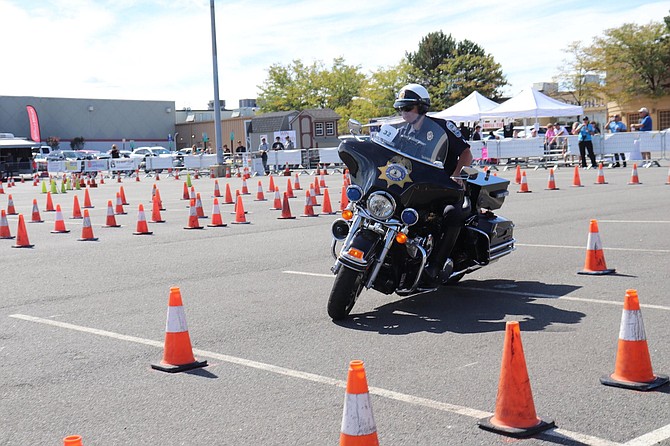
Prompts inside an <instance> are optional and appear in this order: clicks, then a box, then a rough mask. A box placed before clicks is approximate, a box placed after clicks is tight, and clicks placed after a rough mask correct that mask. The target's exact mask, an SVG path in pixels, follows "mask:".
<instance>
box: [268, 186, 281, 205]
mask: <svg viewBox="0 0 670 446" xmlns="http://www.w3.org/2000/svg"><path fill="white" fill-rule="evenodd" d="M270 209H271V210H273V211H279V210H281V209H282V203H281V195H279V188H278V187H276V188H275V199H274V202H273V203H272V207H271V208H270Z"/></svg>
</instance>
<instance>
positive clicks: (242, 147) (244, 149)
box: [235, 141, 247, 153]
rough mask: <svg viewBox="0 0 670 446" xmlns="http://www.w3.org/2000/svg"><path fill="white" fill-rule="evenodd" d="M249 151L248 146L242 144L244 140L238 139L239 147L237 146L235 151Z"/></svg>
mask: <svg viewBox="0 0 670 446" xmlns="http://www.w3.org/2000/svg"><path fill="white" fill-rule="evenodd" d="M246 151H247V148H246V147H245V146H243V145H242V141H237V147H236V148H235V153H244V152H246Z"/></svg>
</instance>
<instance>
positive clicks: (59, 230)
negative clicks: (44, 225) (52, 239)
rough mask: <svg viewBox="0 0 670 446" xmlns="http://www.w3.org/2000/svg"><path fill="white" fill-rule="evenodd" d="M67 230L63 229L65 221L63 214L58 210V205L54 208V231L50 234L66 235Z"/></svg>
mask: <svg viewBox="0 0 670 446" xmlns="http://www.w3.org/2000/svg"><path fill="white" fill-rule="evenodd" d="M68 232H70V230H69V229H65V220H63V212H62V211H61V210H60V204H59V205H57V206H56V221H55V222H54V230H53V231H51V233H52V234H67V233H68Z"/></svg>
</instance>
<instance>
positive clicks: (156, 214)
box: [151, 195, 165, 223]
mask: <svg viewBox="0 0 670 446" xmlns="http://www.w3.org/2000/svg"><path fill="white" fill-rule="evenodd" d="M151 202H152V203H151V223H165V220H163V217H161V205H160V197H159V196H158V195H154V197H153V199H152V200H151Z"/></svg>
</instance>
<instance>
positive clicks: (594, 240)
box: [577, 220, 616, 275]
mask: <svg viewBox="0 0 670 446" xmlns="http://www.w3.org/2000/svg"><path fill="white" fill-rule="evenodd" d="M614 272H616V270H614V269H607V265H606V264H605V254H603V244H602V242H601V241H600V233H599V232H598V221H596V220H591V222H590V224H589V238H588V240H587V241H586V260H585V261H584V269H583V270H582V271H578V272H577V274H587V275H603V274H612V273H614Z"/></svg>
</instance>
